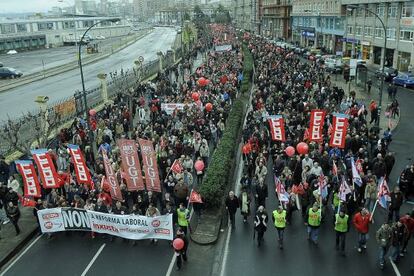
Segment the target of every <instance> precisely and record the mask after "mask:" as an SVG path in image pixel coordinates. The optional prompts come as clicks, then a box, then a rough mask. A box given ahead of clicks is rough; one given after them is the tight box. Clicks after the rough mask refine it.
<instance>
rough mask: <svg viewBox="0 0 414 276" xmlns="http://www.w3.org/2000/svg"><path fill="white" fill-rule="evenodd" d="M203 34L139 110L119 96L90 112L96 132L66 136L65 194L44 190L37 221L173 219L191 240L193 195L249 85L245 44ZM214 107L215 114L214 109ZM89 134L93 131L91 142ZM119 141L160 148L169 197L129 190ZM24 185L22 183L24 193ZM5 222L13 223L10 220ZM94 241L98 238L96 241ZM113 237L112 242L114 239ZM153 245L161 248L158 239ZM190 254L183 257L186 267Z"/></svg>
mask: <svg viewBox="0 0 414 276" xmlns="http://www.w3.org/2000/svg"><path fill="white" fill-rule="evenodd" d="M224 33H226V34H224ZM199 34H200V35H199V38H198V40H197V41H195V42H194V43H193V44H192V45H191V47H190V49H186V51H185V56H184V59H183V61H182V62H181V64H179V65H177V66H175V67H173V68H168V69H166V70H165V71H164V72H161V73H159V74H158V76H157V78H156V79H155V80H154V81H152V82H147V83H142V84H140V85H139V86H138V87H136V88H135V91H134V95H133V97H132V99H133V102H132V104H130V103H129V102H128V98H125V97H124V94H122V93H120V94H118V96H117V97H116V98H115V99H114V100H113V102H111V103H109V104H106V105H105V107H104V108H103V110H102V111H100V112H98V113H96V114H95V113H91V115H92V118H91V120H90V122H89V126H88V124H87V123H86V121H85V120H84V119H82V118H79V119H76V120H75V121H74V122H73V124H72V125H71V127H70V128H67V129H62V130H61V131H60V133H59V134H58V137H57V142H56V145H55V146H54V147H51V148H50V149H49V154H50V155H51V157H52V160H53V162H54V165H55V167H56V169H57V171H58V174H59V181H61V187H60V188H58V189H48V190H47V189H43V188H42V198H39V199H37V202H36V206H35V208H34V209H33V210H34V215H36V212H37V211H38V210H42V209H45V208H53V207H75V208H84V209H88V210H95V211H98V212H104V213H113V214H136V215H144V216H158V215H160V214H173V218H174V219H173V220H174V222H175V224H176V226H177V227H176V229H177V236H178V237H181V238H183V239H184V240H185V241H187V239H185V237H183V235H186V234H187V228H188V225H189V222H188V220H189V210H188V196H189V193H190V191H191V189H197V185H200V184H201V182H202V179H203V175H204V171H205V168H207V167H208V163H209V158H210V155H211V153H212V152H213V150H214V148H215V147H216V145H217V144H218V143H219V141H220V138H221V136H222V134H223V131H224V130H225V127H226V119H227V117H228V114H229V111H230V109H231V104H232V101H233V100H234V98H235V97H237V94H238V88H239V86H240V81H241V80H242V77H241V76H242V63H243V56H242V53H241V51H240V49H241V47H240V42H238V41H236V39H235V35H234V30H233V29H232V28H228V27H225V26H222V25H212V26H211V29H209V28H206V29H205V30H203V31H202V32H199ZM224 37H225V38H224ZM224 40H226V41H224ZM219 44H230V45H231V46H232V50H231V51H215V50H214V46H215V45H219ZM197 57H198V58H200V57H203V61H204V62H203V63H202V64H201V65H199V66H198V65H197V67H194V68H193V65H194V64H195V63H194V61H195V60H196V59H197ZM201 77H203V78H204V79H206V80H208V83H207V84H205V85H200V83H199V82H198V80H199V79H200V78H201ZM195 93H196V94H197V98H195V97H194V94H195ZM163 103H179V104H187V106H186V107H184V109H183V110H179V109H175V110H165V109H163V108H162V106H161V105H162V104H163ZM207 104H210V106H212V109H210V110H207V108H205V106H206V105H207ZM131 106H132V109H131V108H130V107H131ZM90 131H93V134H92V135H91V134H90V133H89V132H90ZM91 137H93V139H92V140H91ZM119 138H128V139H133V140H136V141H137V143H138V139H139V138H142V139H146V140H150V141H152V142H153V147H154V149H155V152H156V156H157V164H158V169H159V176H160V181H161V186H162V187H161V188H162V189H161V190H162V192H155V191H146V190H143V191H128V189H127V185H126V182H125V180H124V179H123V176H122V172H121V158H120V151H119V149H118V148H117V140H118V139H119ZM68 144H75V145H79V146H80V148H81V150H82V152H83V153H84V155H85V161H86V163H87V166H88V168H89V170H90V172H91V176H92V181H93V183H94V185H93V186H91V185H78V184H77V183H76V177H75V168H74V164H73V162H72V160H71V158H70V155H69V153H68V150H67V145H68ZM138 148H139V147H138ZM102 150H105V151H106V152H107V154H108V157H109V159H110V161H111V164H112V168H113V170H114V171H115V172H116V176H117V178H118V183H120V189H121V192H122V197H123V200H122V201H116V200H113V199H112V198H111V195H110V193H109V189H108V188H109V187H108V186H107V185H105V180H104V181H102V179H103V177H104V176H105V167H104V162H103V156H102ZM138 151H139V150H138ZM176 160H179V161H180V163H181V165H182V167H183V171H182V172H181V173H175V172H173V171H171V165H172V164H173V163H174V161H176ZM198 160H200V161H202V162H203V163H204V169H203V170H195V167H194V163H195V162H196V161H198ZM3 165H4V166H3ZM0 166H1V168H0V169H1V172H0V174H4V175H2V181H3V185H2V186H1V189H2V190H1V191H2V194H1V202H2V203H4V205H5V206H6V205H7V206H9V204H10V207H7V208H6V211H7V217H8V218H9V220H10V221H12V222H13V223H14V224H15V225H16V234H19V232H20V230H19V228H18V224H17V221H18V217H16V219H14V216H15V214H13V210H12V209H13V208H14V209H17V211H16V210H15V212H18V210H19V209H18V207H17V206H18V193H21V191H17V190H16V191H15V188H16V187H15V186H16V183H14V182H13V181H14V180H13V179H11V181H9V182H12V183H9V185H8V186H9V187H10V189H8V188H7V187H6V185H7V181H6V182H4V181H5V180H6V179H7V178H8V177H9V166H8V165H7V164H4V160H1V163H0ZM10 178H11V177H10ZM101 184H102V186H101ZM18 186H19V183H17V189H18ZM3 190H4V191H3ZM193 207H194V209H199V208H201V207H202V206H201V204H194V206H193ZM196 207H197V208H196ZM16 216H18V214H16ZM4 221H5V222H7V221H6V217H5V216H4ZM95 236H96V234H93V233H92V235H91V237H92V238H95ZM102 237H106V235H102ZM109 238H110V239H111V240H112V237H109ZM152 243H157V241H156V240H152ZM186 243H187V242H186ZM134 244H135V243H134ZM185 248H186V247H185ZM184 255H185V254H182V257H183V259H184V260H186V257H185V256H184ZM179 259H180V260H181V257H180V258H179ZM177 264H178V263H177ZM180 266H181V263H180V264H179V267H180Z"/></svg>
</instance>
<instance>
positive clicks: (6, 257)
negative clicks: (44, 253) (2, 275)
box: [0, 227, 38, 270]
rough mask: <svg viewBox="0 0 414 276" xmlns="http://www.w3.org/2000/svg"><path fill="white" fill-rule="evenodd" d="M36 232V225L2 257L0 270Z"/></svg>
mask: <svg viewBox="0 0 414 276" xmlns="http://www.w3.org/2000/svg"><path fill="white" fill-rule="evenodd" d="M36 234H38V229H37V227H36V228H35V229H34V230H33V231H32V232H29V233H28V234H27V236H26V237H25V238H24V239H23V240H22V241H20V242H19V243H18V244H17V245H16V247H14V248H13V249H12V250H11V251H10V252H9V253H7V255H6V256H5V257H4V258H3V259H1V260H0V270H1V269H2V268H3V266H5V265H6V264H7V263H8V262H9V261H10V260H11V259H13V258H14V257H15V256H16V255H17V254H18V253H20V251H21V250H22V249H23V248H24V247H25V246H26V245H27V244H28V243H29V241H31V240H32V239H33V238H34V237H35V236H36Z"/></svg>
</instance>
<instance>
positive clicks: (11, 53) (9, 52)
mask: <svg viewBox="0 0 414 276" xmlns="http://www.w3.org/2000/svg"><path fill="white" fill-rule="evenodd" d="M7 54H8V55H15V54H17V51H16V50H9V51H7Z"/></svg>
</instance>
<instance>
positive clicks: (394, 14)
mask: <svg viewBox="0 0 414 276" xmlns="http://www.w3.org/2000/svg"><path fill="white" fill-rule="evenodd" d="M397 12H398V6H395V5H391V6H389V7H388V17H390V18H396V17H397Z"/></svg>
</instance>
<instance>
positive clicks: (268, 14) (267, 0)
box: [261, 0, 292, 40]
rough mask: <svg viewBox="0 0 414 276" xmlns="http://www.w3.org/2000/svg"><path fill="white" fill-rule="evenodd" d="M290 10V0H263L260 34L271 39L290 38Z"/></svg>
mask: <svg viewBox="0 0 414 276" xmlns="http://www.w3.org/2000/svg"><path fill="white" fill-rule="evenodd" d="M291 11H292V0H263V2H262V13H261V25H262V34H263V35H265V36H267V37H269V38H273V39H278V38H283V39H284V40H287V39H290V37H291V24H290V21H291V19H290V13H291Z"/></svg>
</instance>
